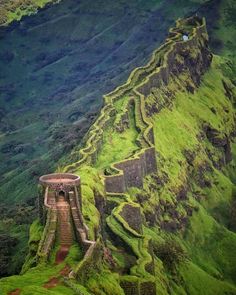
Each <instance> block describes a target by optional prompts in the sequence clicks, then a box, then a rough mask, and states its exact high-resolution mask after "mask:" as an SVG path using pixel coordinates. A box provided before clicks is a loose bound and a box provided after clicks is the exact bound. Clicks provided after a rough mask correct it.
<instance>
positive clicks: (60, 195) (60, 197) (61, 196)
mask: <svg viewBox="0 0 236 295" xmlns="http://www.w3.org/2000/svg"><path fill="white" fill-rule="evenodd" d="M57 201H58V202H61V201H67V200H66V193H65V192H64V191H63V190H61V191H59V192H58V198H57Z"/></svg>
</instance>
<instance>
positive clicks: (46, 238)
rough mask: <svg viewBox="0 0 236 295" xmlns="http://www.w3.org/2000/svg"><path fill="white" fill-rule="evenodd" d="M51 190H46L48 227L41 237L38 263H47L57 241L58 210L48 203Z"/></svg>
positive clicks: (45, 201)
mask: <svg viewBox="0 0 236 295" xmlns="http://www.w3.org/2000/svg"><path fill="white" fill-rule="evenodd" d="M48 195H49V190H48V188H46V189H45V194H44V207H45V212H46V225H45V226H44V231H43V235H42V237H41V240H40V243H39V247H38V251H37V260H38V262H42V261H46V260H47V259H48V257H49V254H50V252H51V250H52V247H53V245H54V242H55V239H56V227H57V209H56V207H55V205H50V204H49V202H48Z"/></svg>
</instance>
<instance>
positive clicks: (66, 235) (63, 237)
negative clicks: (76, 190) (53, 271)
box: [56, 196, 73, 264]
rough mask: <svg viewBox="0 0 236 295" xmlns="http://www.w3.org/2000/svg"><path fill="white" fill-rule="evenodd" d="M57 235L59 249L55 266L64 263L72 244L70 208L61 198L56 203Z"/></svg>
mask: <svg viewBox="0 0 236 295" xmlns="http://www.w3.org/2000/svg"><path fill="white" fill-rule="evenodd" d="M56 206H57V212H58V215H57V216H58V234H59V243H60V249H59V250H58V251H57V254H56V264H59V263H61V262H63V261H64V259H65V258H66V255H67V254H68V252H69V249H70V246H71V245H72V242H73V234H72V226H71V222H70V206H69V204H68V203H67V202H66V201H65V199H64V197H63V196H59V199H58V202H57V205H56Z"/></svg>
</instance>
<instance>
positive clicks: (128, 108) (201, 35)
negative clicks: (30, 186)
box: [0, 21, 236, 295]
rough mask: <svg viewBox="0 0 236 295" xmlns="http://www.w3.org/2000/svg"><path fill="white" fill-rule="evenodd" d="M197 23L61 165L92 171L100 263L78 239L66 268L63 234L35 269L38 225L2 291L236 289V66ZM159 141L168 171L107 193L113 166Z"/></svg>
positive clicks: (122, 91) (89, 200)
mask: <svg viewBox="0 0 236 295" xmlns="http://www.w3.org/2000/svg"><path fill="white" fill-rule="evenodd" d="M196 25H199V28H202V25H200V23H198V21H197V22H196V23H195V22H191V21H190V22H180V23H179V24H178V28H177V29H175V30H172V31H171V32H170V34H169V39H167V42H166V44H165V46H162V47H161V48H160V49H159V50H157V51H156V52H155V53H154V54H153V55H152V60H151V61H150V62H149V63H148V65H147V66H146V67H143V68H139V69H137V70H136V71H134V72H133V73H132V74H131V76H130V78H129V79H128V82H127V83H126V84H124V85H123V86H122V87H120V88H118V89H117V90H116V91H115V92H113V93H111V94H109V95H107V96H106V103H107V105H106V106H105V107H104V108H103V109H102V112H101V115H100V117H99V118H98V120H97V121H96V122H95V124H94V126H92V127H91V129H90V132H89V133H88V134H87V136H86V137H85V144H84V147H85V148H84V149H83V150H80V152H79V148H74V150H73V151H72V153H71V155H70V156H68V157H67V158H66V159H65V160H64V161H65V162H64V167H63V165H62V167H61V169H62V170H64V171H68V172H69V171H72V172H74V173H77V174H79V175H80V177H81V181H82V202H83V206H82V209H83V212H82V213H83V218H84V221H85V222H86V224H87V226H88V228H89V239H90V240H96V242H97V243H98V244H100V247H101V248H100V249H101V250H100V252H98V253H97V255H96V256H93V260H92V261H90V260H89V258H88V257H89V255H88V256H85V257H83V254H82V253H81V249H80V246H78V244H77V243H76V242H75V244H74V245H73V246H72V247H71V249H70V253H69V255H68V257H67V258H66V260H65V261H64V262H63V263H62V264H59V265H58V266H55V253H56V251H57V249H58V246H59V245H58V240H56V242H55V246H54V249H53V251H52V252H51V254H50V259H49V261H48V262H47V263H46V264H42V263H39V264H38V265H36V264H35V261H36V257H37V256H36V251H37V246H38V243H39V240H40V237H41V235H42V230H43V229H42V225H40V223H39V222H38V221H35V222H34V223H33V224H32V226H31V232H30V239H29V250H30V251H29V255H28V256H27V259H26V262H25V265H24V267H23V271H22V275H20V276H12V277H8V278H3V279H1V280H0V290H1V291H2V293H3V294H11V293H9V292H11V291H15V292H18V293H17V294H22V295H23V294H36V295H37V294H55V295H56V294H58V295H59V294H86V295H87V294H97V295H105V294H107V295H110V294H115V295H116V294H117V295H124V294H145V295H147V294H149V295H150V294H163V295H165V294H166V295H167V294H171V295H172V294H173V295H174V294H176V295H177V294H183V295H184V294H186V295H187V294H190V295H199V294H201V295H211V294H212V295H213V294H214V295H215V294H217V295H223V294H225V295H226V294H231V295H233V294H236V256H235V251H234V250H235V247H236V232H235V228H236V223H235V211H236V207H235V203H236V199H235V198H236V194H235V192H236V187H235V184H236V182H235V180H236V179H235V165H236V163H235V161H236V158H235V155H236V150H235V146H236V145H235V102H236V101H235V100H236V86H235V85H234V81H233V79H232V76H233V71H234V68H233V67H232V64H231V63H230V62H229V61H228V60H227V59H225V58H224V57H220V56H217V55H212V54H211V52H210V50H209V48H208V41H207V39H208V38H207V34H206V33H205V31H204V29H202V30H201V31H200V29H199V31H198V33H196V30H195V29H194V27H195V26H196ZM183 32H184V33H186V32H187V33H188V36H189V40H188V41H186V43H185V42H184V41H183V40H182V34H183ZM172 53H174V55H172ZM172 56H174V59H173V60H171V61H172V62H171V63H170V62H169V61H170V59H171V57H172ZM165 69H168V71H166V70H165ZM111 110H112V111H111ZM106 121H107V122H109V123H108V124H106V123H105V122H106ZM99 126H106V127H105V128H102V129H99V128H98V127H99ZM151 130H153V133H152V132H150V131H151ZM95 131H96V132H95ZM101 138H102V140H101V141H100V140H99V139H101ZM153 139H154V140H153ZM149 145H150V146H154V148H155V153H156V161H157V167H156V169H154V171H153V172H152V173H149V174H148V175H146V176H144V178H143V185H142V186H138V187H130V186H128V187H127V190H126V191H125V192H117V193H115V192H106V187H105V186H104V184H105V183H106V179H108V178H109V177H115V176H116V175H117V174H118V173H121V174H120V175H122V171H121V170H117V169H118V168H117V167H118V166H117V164H114V163H118V162H120V161H122V163H124V162H125V163H126V164H127V163H128V161H130V160H134V159H137V158H138V157H140V153H141V152H142V151H145V150H146V149H148V146H149ZM83 159H85V160H84V161H83ZM129 159H130V160H129ZM62 164H63V163H62ZM67 164H68V165H67ZM153 165H154V163H153ZM154 166H155V165H154ZM137 167H138V166H137ZM120 169H121V168H120ZM123 171H125V170H123ZM133 173H134V174H135V173H136V171H135V170H133ZM67 268H69V269H70V271H71V270H72V273H73V274H74V279H73V278H71V277H70V278H68V276H67V274H68V273H66V270H67ZM81 270H85V271H84V272H81Z"/></svg>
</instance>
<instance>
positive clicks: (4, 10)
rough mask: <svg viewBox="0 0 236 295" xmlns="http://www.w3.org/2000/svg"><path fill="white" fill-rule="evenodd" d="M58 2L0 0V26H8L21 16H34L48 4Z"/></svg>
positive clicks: (46, 0)
mask: <svg viewBox="0 0 236 295" xmlns="http://www.w3.org/2000/svg"><path fill="white" fill-rule="evenodd" d="M59 1H60V0H16V1H14V0H10V1H9V0H1V1H0V25H8V24H9V23H11V22H12V21H19V20H20V19H21V18H22V17H23V16H25V15H30V14H34V13H36V12H37V11H38V9H40V8H42V7H44V6H45V5H46V4H48V3H51V2H52V3H56V2H59Z"/></svg>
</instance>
